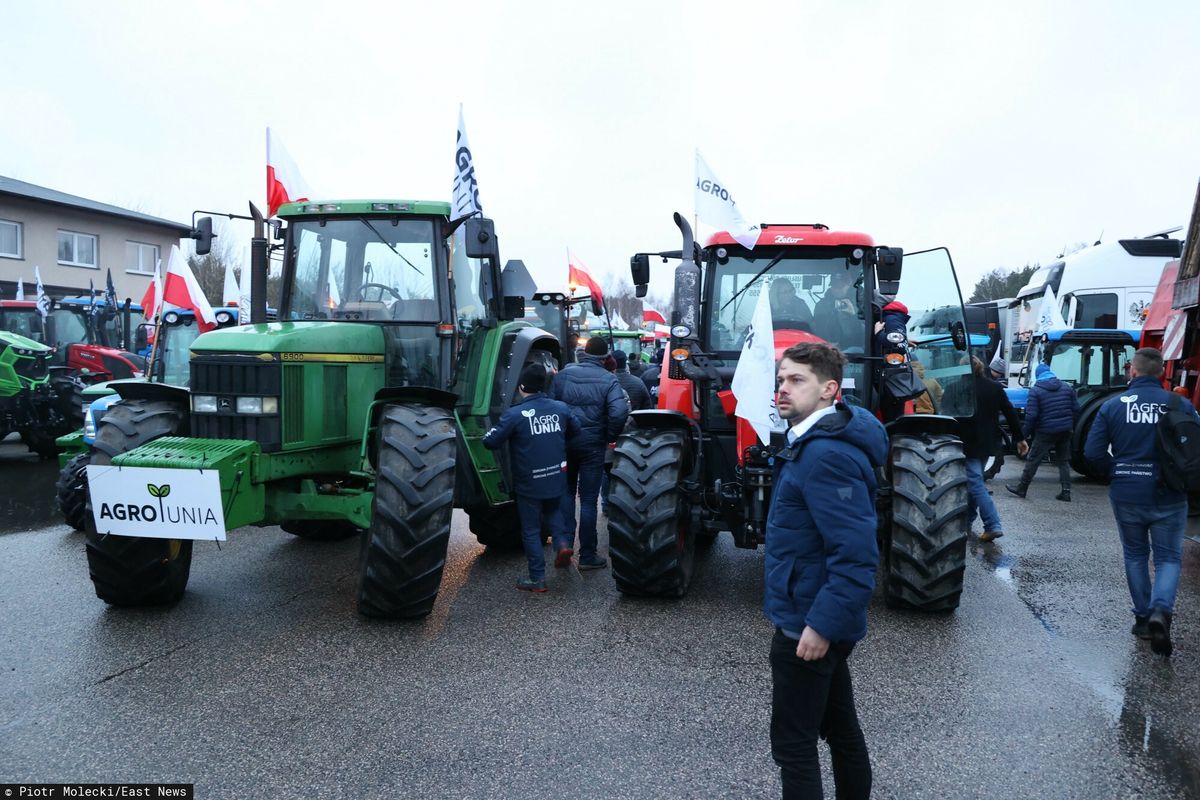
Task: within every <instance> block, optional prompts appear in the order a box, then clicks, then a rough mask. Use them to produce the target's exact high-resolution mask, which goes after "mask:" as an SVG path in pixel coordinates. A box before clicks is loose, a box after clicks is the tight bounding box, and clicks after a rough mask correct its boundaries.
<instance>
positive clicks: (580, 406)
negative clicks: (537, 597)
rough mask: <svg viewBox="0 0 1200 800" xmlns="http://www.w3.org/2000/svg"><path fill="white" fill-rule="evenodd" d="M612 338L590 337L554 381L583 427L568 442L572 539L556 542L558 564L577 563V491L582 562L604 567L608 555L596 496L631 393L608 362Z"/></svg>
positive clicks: (556, 393) (566, 509)
mask: <svg viewBox="0 0 1200 800" xmlns="http://www.w3.org/2000/svg"><path fill="white" fill-rule="evenodd" d="M607 356H608V342H606V341H604V339H603V338H601V337H599V336H593V337H592V338H591V339H588V342H587V346H586V347H585V348H584V355H583V357H582V358H581V359H580V360H579V362H578V363H576V364H568V365H567V366H566V367H565V368H564V369H563V370H562V372H560V373H558V375H556V376H555V378H554V382H553V383H552V384H551V385H550V391H551V396H552V397H553V398H554V399H555V400H561V401H563V402H564V403H566V404H567V405H568V406H570V407H571V409H572V410H573V411H574V412H575V417H576V419H577V420H578V421H579V426H580V432H579V433H578V434H577V435H576V436H574V437H573V438H572V439H571V440H570V441H569V442H567V494H566V495H565V496H564V497H563V499H562V514H563V522H564V525H563V527H564V530H565V533H566V537H567V538H566V539H564V540H562V541H558V542H555V543H554V546H555V549H556V551H557V554H556V555H555V558H554V566H556V567H559V568H562V567H566V566H569V565H570V563H571V556H572V548H571V545H573V544H574V543H575V494H576V491H578V493H579V568H580V569H604V568H605V567H606V566H608V560H607V559H604V558H601V557H600V556H599V555H597V553H596V517H597V516H598V514H597V510H596V500H597V499H598V498H599V497H600V481H601V478H603V477H604V453H605V451H606V450H607V449H608V443H609V442H615V441H616V440H617V436H619V435H620V433H621V430H622V429H623V428H624V427H625V421H626V420H627V419H629V398H628V397H626V396H625V390H624V389H622V388H621V384H620V383H619V382H618V381H617V376H616V375H613V374H612V373H611V372H609V371H608V370H607V369H605V368H604V359H605V358H606V357H607Z"/></svg>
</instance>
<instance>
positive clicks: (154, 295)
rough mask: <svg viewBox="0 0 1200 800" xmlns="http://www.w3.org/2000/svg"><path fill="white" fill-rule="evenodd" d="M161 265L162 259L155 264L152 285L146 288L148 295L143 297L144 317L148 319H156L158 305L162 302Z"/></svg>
mask: <svg viewBox="0 0 1200 800" xmlns="http://www.w3.org/2000/svg"><path fill="white" fill-rule="evenodd" d="M161 264H162V260H161V259H159V260H158V261H156V262H155V264H154V277H153V278H151V279H150V285H149V286H147V287H146V293H145V294H144V295H142V315H143V316H145V318H146V319H154V318H155V317H156V316H158V305H159V301H160V300H162V276H161V275H160V274H159V271H158V268H159V265H161Z"/></svg>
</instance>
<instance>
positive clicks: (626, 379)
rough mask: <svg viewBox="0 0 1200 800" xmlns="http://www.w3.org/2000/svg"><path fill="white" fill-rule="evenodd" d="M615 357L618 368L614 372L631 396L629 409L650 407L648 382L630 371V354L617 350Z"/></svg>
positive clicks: (637, 409) (636, 409)
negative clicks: (643, 381) (645, 382)
mask: <svg viewBox="0 0 1200 800" xmlns="http://www.w3.org/2000/svg"><path fill="white" fill-rule="evenodd" d="M613 358H614V359H616V361H617V369H616V372H614V373H613V374H614V375H616V376H617V381H619V382H620V384H621V388H622V389H624V390H625V394H627V395H628V396H629V409H630V410H631V411H641V410H643V409H647V408H649V407H650V391H649V390H648V389H647V388H646V384H644V383H642V379H641V378H638V377H636V376H635V375H633V374H632V373H631V372H630V371H629V354H628V353H626V352H625V351H624V350H616V351H614V352H613Z"/></svg>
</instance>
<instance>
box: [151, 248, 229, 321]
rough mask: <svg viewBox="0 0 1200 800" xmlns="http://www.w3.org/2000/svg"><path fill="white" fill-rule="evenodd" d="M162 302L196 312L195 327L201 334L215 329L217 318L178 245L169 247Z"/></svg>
mask: <svg viewBox="0 0 1200 800" xmlns="http://www.w3.org/2000/svg"><path fill="white" fill-rule="evenodd" d="M163 302H164V303H170V304H171V305H173V306H177V307H179V308H190V309H191V310H192V311H194V312H196V325H197V327H198V328H199V329H200V332H201V333H206V332H208V331H211V330H212V329H213V328H215V327H217V316H216V314H214V313H213V310H212V306H211V305H209V303H208V298H207V297H205V296H204V292H203V291H201V289H200V284H199V283H197V282H196V276H195V275H193V274H192V268H191V267H189V266H188V263H187V261H185V260H184V259H183V255H182V254H181V253H180V252H179V245H171V259H170V260H169V261H168V262H167V279H166V282H165V285H164V286H163Z"/></svg>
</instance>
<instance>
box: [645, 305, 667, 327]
mask: <svg viewBox="0 0 1200 800" xmlns="http://www.w3.org/2000/svg"><path fill="white" fill-rule="evenodd" d="M651 322H657V323H658V324H659V325H666V324H667V318H666V317H664V316H663V315H662V314H660V313H659V312H657V311H655V310H654V309H653V308H646V309H643V310H642V324H643V325H649V324H650V323H651Z"/></svg>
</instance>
